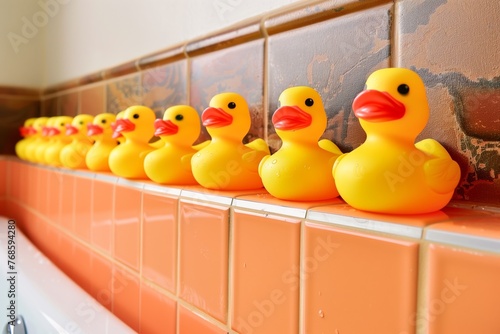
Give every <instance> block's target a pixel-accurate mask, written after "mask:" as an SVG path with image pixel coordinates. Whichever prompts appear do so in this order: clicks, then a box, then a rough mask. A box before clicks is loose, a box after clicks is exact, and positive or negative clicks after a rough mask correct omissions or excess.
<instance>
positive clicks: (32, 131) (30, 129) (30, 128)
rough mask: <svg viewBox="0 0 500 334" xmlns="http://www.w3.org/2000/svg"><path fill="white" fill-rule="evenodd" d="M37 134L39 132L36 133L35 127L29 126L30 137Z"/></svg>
mask: <svg viewBox="0 0 500 334" xmlns="http://www.w3.org/2000/svg"><path fill="white" fill-rule="evenodd" d="M36 133H37V131H36V129H35V127H33V126H28V135H34V134H36Z"/></svg>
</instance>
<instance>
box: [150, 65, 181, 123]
mask: <svg viewBox="0 0 500 334" xmlns="http://www.w3.org/2000/svg"><path fill="white" fill-rule="evenodd" d="M142 90H143V104H144V105H147V106H148V107H150V108H151V109H153V110H154V111H155V112H156V117H157V118H163V112H164V111H165V109H167V108H168V107H171V106H174V105H178V104H187V103H188V96H187V61H186V60H180V61H177V62H174V63H171V64H167V65H163V66H160V67H154V68H151V69H148V70H145V71H143V72H142Z"/></svg>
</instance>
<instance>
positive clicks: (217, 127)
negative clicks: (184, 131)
mask: <svg viewBox="0 0 500 334" xmlns="http://www.w3.org/2000/svg"><path fill="white" fill-rule="evenodd" d="M209 105H210V106H209V107H208V108H207V109H205V110H204V111H203V113H202V115H201V119H202V122H203V125H204V126H205V127H206V129H207V131H208V133H209V134H210V136H211V137H212V140H211V142H210V143H209V144H208V145H207V146H205V147H204V148H202V149H201V150H200V151H198V153H196V154H195V155H194V156H193V158H192V159H191V167H192V171H193V175H194V178H195V179H196V181H197V182H198V183H199V184H200V185H201V186H203V187H205V188H208V189H219V190H250V189H259V188H262V187H263V185H262V180H261V178H260V176H259V173H258V166H259V163H260V161H261V160H262V158H263V157H264V156H266V155H269V154H270V152H269V147H268V146H267V143H266V142H265V141H264V140H263V139H260V138H258V139H255V140H254V141H252V142H250V143H248V144H246V145H244V144H243V143H242V141H243V138H244V137H245V135H246V134H247V133H248V131H249V130H250V126H251V118H250V111H249V110H248V105H247V102H246V101H245V99H244V98H243V97H242V96H241V95H239V94H237V93H232V92H228V93H222V94H218V95H215V96H214V97H213V98H212V99H211V101H210V104H209Z"/></svg>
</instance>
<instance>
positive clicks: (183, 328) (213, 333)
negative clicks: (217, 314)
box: [177, 306, 227, 334]
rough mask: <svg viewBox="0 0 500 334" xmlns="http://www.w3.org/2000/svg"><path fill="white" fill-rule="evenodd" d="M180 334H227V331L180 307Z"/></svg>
mask: <svg viewBox="0 0 500 334" xmlns="http://www.w3.org/2000/svg"><path fill="white" fill-rule="evenodd" d="M177 333H178V334H192V333H200V334H201V333H203V334H225V333H227V331H225V330H223V329H221V328H219V327H217V326H215V325H213V324H211V323H210V322H209V321H207V320H206V319H204V318H202V317H201V316H199V315H197V314H195V313H193V312H191V311H189V310H187V309H186V308H184V307H182V306H179V323H178V332H177Z"/></svg>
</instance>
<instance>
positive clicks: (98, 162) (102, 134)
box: [85, 113, 118, 172]
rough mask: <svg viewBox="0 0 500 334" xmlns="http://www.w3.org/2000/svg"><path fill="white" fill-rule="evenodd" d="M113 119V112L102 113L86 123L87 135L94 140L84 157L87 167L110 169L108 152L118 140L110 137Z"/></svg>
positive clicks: (94, 169)
mask: <svg viewBox="0 0 500 334" xmlns="http://www.w3.org/2000/svg"><path fill="white" fill-rule="evenodd" d="M115 119H116V115H115V114H112V113H102V114H99V115H97V116H96V117H94V121H93V122H92V123H91V124H89V125H87V128H88V130H87V136H89V137H90V138H91V139H92V140H95V143H94V145H92V147H91V148H90V150H89V151H88V152H87V156H86V157H85V162H86V164H87V168H88V169H90V170H93V171H100V172H110V171H111V169H110V168H109V163H108V158H109V154H110V153H111V150H112V149H114V148H115V147H116V145H118V141H117V140H116V139H113V138H112V136H113V129H112V127H111V125H112V124H113V123H114V122H115Z"/></svg>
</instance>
